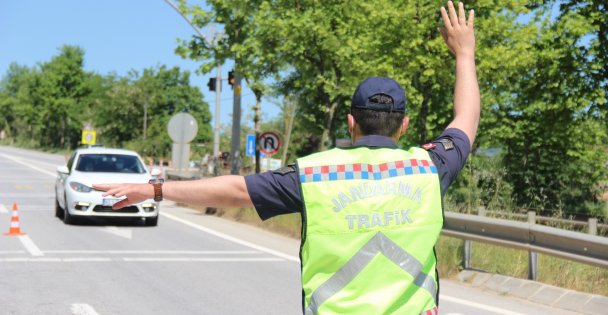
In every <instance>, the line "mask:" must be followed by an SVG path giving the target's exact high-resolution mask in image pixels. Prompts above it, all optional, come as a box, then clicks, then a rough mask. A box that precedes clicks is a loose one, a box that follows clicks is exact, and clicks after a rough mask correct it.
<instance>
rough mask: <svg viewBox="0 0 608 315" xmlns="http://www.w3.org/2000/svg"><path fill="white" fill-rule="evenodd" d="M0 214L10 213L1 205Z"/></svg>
mask: <svg viewBox="0 0 608 315" xmlns="http://www.w3.org/2000/svg"><path fill="white" fill-rule="evenodd" d="M0 213H8V210H6V207H5V206H4V205H3V204H1V203H0Z"/></svg>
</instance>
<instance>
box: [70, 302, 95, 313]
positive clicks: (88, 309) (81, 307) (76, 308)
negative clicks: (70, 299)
mask: <svg viewBox="0 0 608 315" xmlns="http://www.w3.org/2000/svg"><path fill="white" fill-rule="evenodd" d="M70 310H71V311H72V315H99V313H97V312H96V311H95V309H94V308H93V307H92V306H91V305H89V304H84V303H74V304H72V307H71V308H70Z"/></svg>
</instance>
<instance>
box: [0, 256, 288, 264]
mask: <svg viewBox="0 0 608 315" xmlns="http://www.w3.org/2000/svg"><path fill="white" fill-rule="evenodd" d="M116 261H124V262H226V263H228V262H277V261H285V260H283V259H281V258H276V257H267V258H263V257H260V258H234V257H215V258H202V257H201V258H197V257H147V258H137V257H120V258H110V257H69V258H57V257H41V258H28V257H20V258H0V263H3V262H4V263H23V262H28V263H41V262H42V263H50V262H61V263H70V262H75V263H78V262H116Z"/></svg>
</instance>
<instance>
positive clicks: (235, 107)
mask: <svg viewBox="0 0 608 315" xmlns="http://www.w3.org/2000/svg"><path fill="white" fill-rule="evenodd" d="M234 63H235V71H234V72H233V73H234V85H233V88H234V100H233V103H232V145H231V147H230V148H231V151H232V152H231V161H232V163H231V164H232V167H231V169H230V174H232V175H238V174H240V172H241V74H240V73H239V72H238V61H237V60H235V62H234Z"/></svg>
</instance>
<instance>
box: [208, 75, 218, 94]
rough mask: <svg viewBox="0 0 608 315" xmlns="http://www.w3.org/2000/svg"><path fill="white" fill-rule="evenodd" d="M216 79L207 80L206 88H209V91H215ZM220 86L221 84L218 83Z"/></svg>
mask: <svg viewBox="0 0 608 315" xmlns="http://www.w3.org/2000/svg"><path fill="white" fill-rule="evenodd" d="M216 82H217V81H216V78H209V83H207V86H208V87H209V91H215V84H216ZM220 84H221V82H220Z"/></svg>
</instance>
